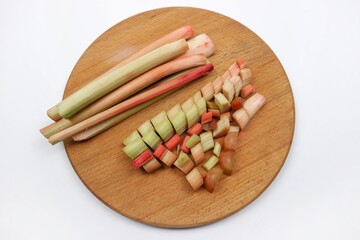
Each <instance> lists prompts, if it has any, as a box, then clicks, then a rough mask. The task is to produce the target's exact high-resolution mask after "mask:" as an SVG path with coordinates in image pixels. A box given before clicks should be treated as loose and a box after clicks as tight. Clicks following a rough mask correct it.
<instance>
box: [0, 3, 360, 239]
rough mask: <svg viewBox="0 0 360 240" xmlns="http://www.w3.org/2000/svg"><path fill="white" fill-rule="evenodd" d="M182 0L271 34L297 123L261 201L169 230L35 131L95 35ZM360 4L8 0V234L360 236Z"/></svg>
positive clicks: (4, 199) (4, 15)
mask: <svg viewBox="0 0 360 240" xmlns="http://www.w3.org/2000/svg"><path fill="white" fill-rule="evenodd" d="M179 5H181V6H194V7H200V8H205V9H209V10H214V11H217V12H219V13H222V14H225V15H227V16H229V17H232V18H234V19H236V20H238V21H239V22H241V23H243V24H244V25H246V26H247V27H249V28H250V29H252V30H253V31H254V32H255V33H257V34H258V35H259V36H260V37H261V38H263V39H264V40H265V42H267V43H268V45H269V46H270V47H271V48H272V49H273V51H274V52H275V53H276V54H277V56H278V57H279V59H280V61H281V63H282V64H283V66H284V68H285V70H286V72H287V74H288V77H289V79H290V82H291V85H292V88H293V92H294V97H295V104H296V130H295V136H294V141H293V145H292V148H291V151H290V153H289V156H288V159H287V161H286V163H285V165H284V167H283V169H282V171H281V172H280V174H279V175H278V177H277V178H276V180H275V181H274V182H273V184H272V185H271V186H270V187H269V188H268V189H267V191H265V193H263V194H262V195H261V196H260V197H259V198H258V199H257V200H256V201H255V202H253V203H252V204H251V205H249V206H248V207H246V208H245V209H244V210H242V211H240V212H238V213H237V214H235V215H233V216H231V217H229V218H227V219H225V220H222V221H220V222H218V223H215V224H211V225H209V226H205V227H199V228H194V229H186V230H169V229H161V228H155V227H150V226H147V225H144V224H141V223H137V222H135V221H132V220H129V219H127V218H125V217H123V216H122V215H120V214H118V213H116V212H114V211H112V210H111V209H109V208H108V207H106V206H105V205H104V204H102V203H101V202H100V201H99V200H98V199H97V198H96V197H94V196H93V195H92V194H91V193H90V192H89V191H88V189H87V188H86V187H85V186H84V185H83V184H82V182H81V181H80V179H79V178H78V177H77V175H76V174H75V172H74V170H73V169H72V167H71V164H70V162H69V161H68V158H67V156H66V154H65V151H64V147H63V145H62V144H58V145H56V146H51V145H49V144H48V143H47V141H46V140H45V139H44V138H43V137H42V136H41V135H40V133H39V132H38V129H40V128H41V127H43V126H44V125H46V124H47V123H49V120H48V119H47V117H46V114H45V113H46V110H47V109H48V107H50V106H51V105H53V104H55V103H56V102H57V101H58V100H60V99H61V97H62V94H63V90H64V87H65V84H66V81H67V78H68V76H69V74H70V72H71V70H72V68H73V66H74V65H75V63H76V62H77V60H78V58H79V57H80V56H81V54H82V53H83V51H85V49H86V48H87V47H88V46H89V45H90V44H91V42H92V41H93V40H95V39H96V38H97V37H98V36H99V35H100V34H101V33H103V32H104V31H105V30H107V29H108V28H109V27H111V26H113V25H114V24H116V23H118V22H119V21H121V20H123V19H125V18H127V17H129V16H131V15H134V14H136V13H139V12H143V11H145V10H150V9H153V8H158V7H166V6H179ZM359 12H360V2H359V1H356V0H353V1H351V0H347V1H329V0H327V1H325V0H324V1H265V0H264V1H224V0H223V1H213V2H210V1H205V0H203V1H194V0H192V1H169V0H167V1H148V0H143V1H101V0H99V1H85V0H82V1H73V0H62V1H45V0H42V1H38V0H34V1H17V0H11V1H5V0H0V112H1V115H0V123H1V130H0V150H1V151H0V239H4V240H5V239H120V238H123V239H155V238H156V239H186V240H190V239H219V238H220V239H222V238H226V239H360V154H359V151H360V137H359V136H360V114H359V109H360V100H359V99H360V96H359V91H360V83H359V82H360V48H359V43H360V14H359ZM204 21H206V19H204ZM209 24H211V23H209Z"/></svg>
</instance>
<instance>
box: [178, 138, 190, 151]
mask: <svg viewBox="0 0 360 240" xmlns="http://www.w3.org/2000/svg"><path fill="white" fill-rule="evenodd" d="M189 138H190V136H189V135H186V136H185V137H184V139H183V141H182V143H181V146H180V150H181V151H183V152H184V153H189V148H188V147H187V146H186V141H187V140H188V139H189Z"/></svg>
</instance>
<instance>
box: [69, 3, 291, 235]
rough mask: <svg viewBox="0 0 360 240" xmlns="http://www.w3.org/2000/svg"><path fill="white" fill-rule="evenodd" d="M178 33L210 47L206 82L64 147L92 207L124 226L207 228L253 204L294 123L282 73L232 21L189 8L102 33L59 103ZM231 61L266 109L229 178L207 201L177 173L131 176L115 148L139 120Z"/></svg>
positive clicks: (249, 129)
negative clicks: (93, 200) (248, 73)
mask: <svg viewBox="0 0 360 240" xmlns="http://www.w3.org/2000/svg"><path fill="white" fill-rule="evenodd" d="M184 25H192V26H193V27H194V29H195V30H196V33H203V32H205V33H207V34H208V35H209V36H210V37H211V38H212V40H213V41H214V43H215V45H216V48H217V51H216V54H215V55H214V56H212V57H211V58H210V60H211V62H212V63H213V64H214V65H215V70H214V71H213V72H212V73H211V74H210V75H208V76H206V77H204V78H202V79H199V80H197V81H195V82H193V83H191V84H190V85H188V86H186V87H185V88H183V89H181V90H180V91H177V92H176V93H174V94H172V95H170V96H168V97H166V98H165V99H163V100H161V101H160V102H158V103H157V104H156V105H152V106H151V107H149V108H147V109H145V110H143V111H141V112H139V113H137V114H135V115H134V116H132V117H130V118H128V119H127V120H125V121H123V122H121V123H120V124H118V125H116V126H115V127H113V128H111V129H110V130H108V131H106V132H104V133H102V134H100V135H99V136H97V137H95V138H93V139H91V140H89V141H86V142H83V143H73V142H65V148H66V151H67V154H68V156H69V159H70V161H71V163H72V165H73V167H74V169H75V171H76V173H77V174H78V176H79V177H80V179H81V180H82V181H83V183H84V184H85V185H86V186H87V187H88V189H89V190H90V191H91V192H92V193H93V194H94V195H95V196H96V197H97V198H98V199H100V200H101V201H102V202H103V203H105V204H106V205H107V206H109V207H110V208H112V209H113V210H115V211H117V212H118V213H121V214H123V215H124V216H127V217H129V218H131V219H134V220H136V221H139V222H142V223H145V224H150V225H154V226H160V227H170V228H187V227H196V226H201V225H205V224H209V223H213V222H215V221H218V220H220V219H223V218H225V217H227V216H229V215H231V214H233V213H235V212H237V211H239V210H240V209H242V208H244V207H245V206H247V205H248V204H249V203H251V202H252V201H254V200H255V199H256V198H257V197H258V196H259V195H260V194H261V193H262V192H263V191H264V190H265V189H266V188H267V187H268V186H269V185H270V183H271V182H272V181H273V180H274V178H275V177H276V175H277V174H278V172H279V171H280V169H281V167H282V166H283V164H284V162H285V160H286V157H287V154H288V151H289V149H290V146H291V142H292V138H293V133H294V121H295V111H294V100H293V96H292V92H291V87H290V84H289V81H288V79H287V76H286V73H285V71H284V69H283V68H282V66H281V64H280V62H279V60H278V59H277V57H276V56H275V54H274V53H273V52H272V50H271V49H270V48H269V47H268V46H267V45H266V44H265V42H264V41H262V40H261V39H260V38H259V37H258V36H257V35H256V34H255V33H253V32H252V31H250V30H249V29H248V28H246V27H245V26H243V25H242V24H240V23H238V22H236V21H234V20H233V19H230V18H228V17H226V16H223V15H221V14H218V13H215V12H211V11H207V10H202V9H196V8H185V7H174V8H162V9H155V10H151V11H148V12H144V13H141V14H138V15H135V16H133V17H131V18H128V19H126V20H124V21H122V22H120V23H118V24H116V25H115V26H113V27H112V28H110V29H109V30H108V31H106V32H105V33H104V34H102V35H101V36H100V37H99V38H98V39H96V40H95V41H94V42H93V43H92V44H91V46H90V47H89V48H88V49H87V50H86V51H85V52H84V54H83V55H82V56H81V58H80V59H79V61H78V62H77V64H76V66H75V67H74V69H73V71H72V73H71V76H70V78H69V80H68V83H67V86H66V89H65V94H64V97H66V96H68V95H69V94H71V93H72V92H73V91H75V90H77V89H79V88H80V87H81V86H83V85H84V84H86V83H87V82H89V81H91V80H92V79H94V78H95V77H96V76H98V75H100V74H102V73H103V72H105V71H107V70H108V69H110V68H111V67H113V66H114V65H116V63H118V62H119V61H120V60H122V59H123V58H125V57H126V56H128V55H129V54H131V53H133V52H134V51H136V50H138V49H140V48H142V47H143V46H145V45H146V44H148V43H150V42H152V41H154V40H155V39H157V38H159V37H160V36H163V35H165V34H166V33H168V32H170V31H172V30H174V29H176V28H179V27H181V26H184ZM239 57H241V58H243V59H244V60H245V61H246V62H247V63H248V65H249V67H250V68H251V70H252V73H253V83H254V85H255V87H256V90H257V91H258V92H259V93H261V94H263V95H264V96H265V97H266V99H267V103H266V105H265V106H264V107H263V108H262V109H261V110H260V111H259V112H258V113H257V115H256V116H255V117H254V118H253V119H252V120H251V121H250V123H249V124H248V125H247V126H246V128H245V130H244V131H242V132H241V133H240V136H239V146H238V148H237V151H236V171H235V172H234V174H233V176H231V177H225V176H224V177H223V179H222V180H221V184H220V185H219V187H218V188H217V189H216V190H215V191H214V192H213V193H212V194H210V193H208V192H207V191H206V190H204V189H200V190H199V191H197V192H193V191H192V189H191V187H190V185H189V184H188V183H187V182H186V180H185V176H184V175H183V173H182V172H180V171H179V170H177V169H175V168H167V169H165V168H163V169H161V170H158V171H157V172H155V173H153V174H150V175H149V174H147V173H145V172H144V171H141V170H136V169H134V168H133V167H132V166H131V164H130V159H129V158H128V157H126V155H125V154H124V153H123V152H122V147H123V145H122V140H123V139H124V138H125V137H126V136H127V135H128V134H129V133H131V132H132V131H134V130H135V129H136V128H137V127H138V126H139V125H140V124H141V123H142V122H143V121H144V120H146V119H149V118H151V117H153V116H154V115H155V114H157V113H158V112H160V111H162V110H168V109H169V108H170V107H172V106H173V105H174V104H176V103H181V102H183V101H184V100H185V99H187V98H188V97H189V96H191V95H192V94H193V93H195V91H197V90H199V89H200V87H201V86H203V85H204V84H205V83H206V82H207V81H212V80H214V79H215V77H216V76H217V75H222V74H223V72H224V71H225V70H226V69H227V68H228V67H229V66H230V64H232V63H233V62H234V61H235V60H236V59H237V58H239ZM269 207H271V206H269Z"/></svg>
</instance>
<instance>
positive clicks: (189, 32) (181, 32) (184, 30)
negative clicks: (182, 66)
mask: <svg viewBox="0 0 360 240" xmlns="http://www.w3.org/2000/svg"><path fill="white" fill-rule="evenodd" d="M194 34H195V31H194V29H193V28H192V27H191V26H184V27H181V28H179V29H176V30H175V31H172V32H171V33H168V34H167V35H165V36H163V37H161V38H159V39H158V40H156V41H154V42H152V43H151V44H149V45H147V46H146V47H144V48H142V49H140V50H139V51H137V52H135V53H134V54H132V55H131V56H129V57H128V58H126V59H124V60H123V61H121V62H120V63H118V64H117V65H115V66H114V67H113V68H111V69H110V70H108V71H107V72H105V73H104V74H102V75H101V76H99V77H98V78H101V77H104V76H105V75H107V74H109V73H110V72H112V71H114V70H116V69H118V68H120V67H122V66H124V65H125V64H127V63H129V62H131V61H133V60H135V59H136V58H138V57H141V56H143V55H145V54H147V53H149V52H151V51H153V50H155V49H157V48H159V47H161V46H163V45H165V44H168V43H171V42H175V41H177V40H180V39H189V38H191V37H193V36H194ZM201 39H204V40H205V38H201ZM198 40H199V39H198ZM198 40H197V41H196V42H198ZM210 41H211V40H210ZM193 42H194V41H193ZM192 44H193V45H195V44H194V43H192ZM207 51H209V50H207ZM95 80H96V79H95ZM48 116H49V117H50V118H51V119H52V120H54V121H57V120H60V119H61V116H60V115H59V113H58V111H57V107H56V106H54V107H52V108H50V109H49V110H48Z"/></svg>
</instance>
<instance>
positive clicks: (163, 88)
mask: <svg viewBox="0 0 360 240" xmlns="http://www.w3.org/2000/svg"><path fill="white" fill-rule="evenodd" d="M213 68H214V66H213V65H212V64H206V65H205V66H201V67H198V68H196V69H194V70H192V71H191V72H189V73H187V74H184V75H182V76H180V77H178V78H176V79H174V80H171V81H169V82H166V83H164V84H161V85H159V86H156V87H154V88H151V89H150V90H148V91H145V92H143V93H140V94H138V95H136V96H134V97H132V98H129V99H127V100H125V101H123V102H121V103H119V104H117V105H115V106H113V107H111V108H109V109H107V110H105V111H103V112H101V113H98V114H96V115H94V116H92V117H90V118H88V119H86V120H84V121H82V122H80V123H78V124H76V125H74V126H72V127H69V128H67V129H65V130H63V131H61V132H59V133H56V134H54V135H53V136H51V137H50V138H49V142H50V143H52V144H55V143H58V142H60V141H63V140H64V139H67V138H69V137H71V136H73V135H75V134H77V133H79V132H81V131H84V130H85V129H87V128H89V127H92V126H94V125H96V124H98V123H100V122H103V121H105V120H107V119H110V118H112V117H114V116H116V115H117V114H120V113H122V112H124V111H126V110H129V109H131V108H133V107H135V106H138V105H140V104H142V103H144V102H146V101H149V100H151V99H153V98H156V97H158V96H160V95H162V94H164V93H166V92H169V91H171V90H173V89H175V88H178V87H180V86H182V85H184V84H186V83H188V82H191V81H193V80H195V79H197V78H199V77H201V76H204V75H205V74H207V73H209V72H211V71H212V70H213Z"/></svg>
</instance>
